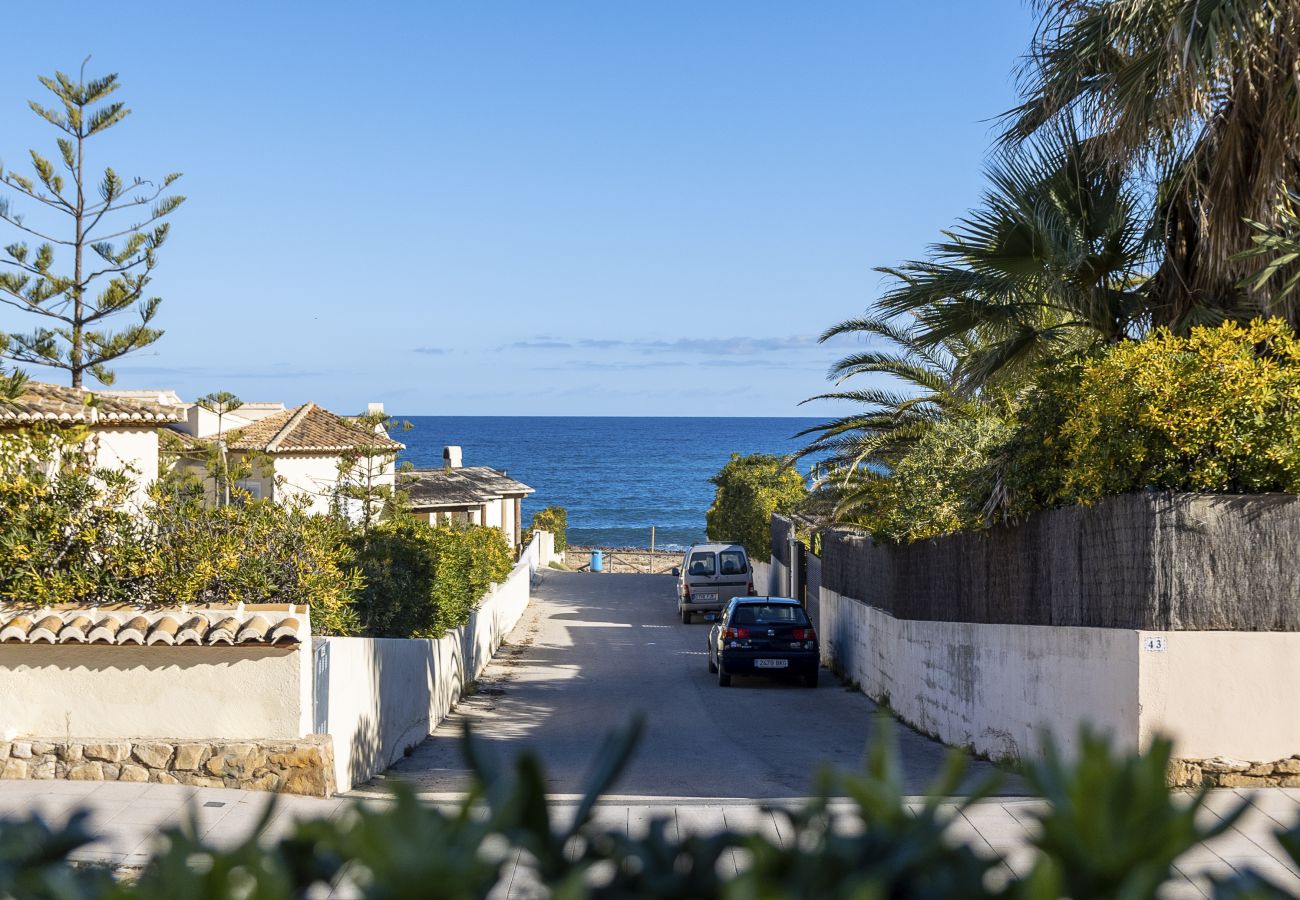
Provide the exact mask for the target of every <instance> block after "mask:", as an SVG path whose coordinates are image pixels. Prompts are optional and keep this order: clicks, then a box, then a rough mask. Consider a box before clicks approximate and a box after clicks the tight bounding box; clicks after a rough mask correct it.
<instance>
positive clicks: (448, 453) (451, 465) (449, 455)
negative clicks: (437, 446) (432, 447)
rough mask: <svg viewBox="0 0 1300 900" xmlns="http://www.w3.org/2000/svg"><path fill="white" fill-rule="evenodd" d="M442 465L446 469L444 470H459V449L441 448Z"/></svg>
mask: <svg viewBox="0 0 1300 900" xmlns="http://www.w3.org/2000/svg"><path fill="white" fill-rule="evenodd" d="M442 464H443V466H444V467H446V468H448V469H459V468H460V448H459V447H443V448H442Z"/></svg>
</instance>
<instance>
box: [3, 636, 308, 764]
mask: <svg viewBox="0 0 1300 900" xmlns="http://www.w3.org/2000/svg"><path fill="white" fill-rule="evenodd" d="M311 684H312V681H311V654H310V653H309V652H308V651H307V650H305V649H299V648H278V647H265V646H258V647H249V646H243V647H232V646H217V647H206V646H205V647H196V646H181V647H168V646H164V645H161V644H155V645H153V646H137V645H134V644H128V645H125V646H117V645H102V644H55V645H51V644H15V643H5V644H0V698H6V699H5V700H4V702H3V703H0V739H4V740H9V739H12V738H14V737H24V736H32V737H41V738H51V737H57V736H63V735H75V736H85V737H94V738H100V739H114V738H197V739H205V740H219V739H244V740H247V739H252V738H266V739H290V738H297V737H300V736H302V735H305V734H309V733H310V732H311V726H312V716H311V714H312V705H311V697H312V695H311ZM19 697H21V698H22V702H21V703H18V702H14V699H15V698H19Z"/></svg>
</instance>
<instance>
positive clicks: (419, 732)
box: [314, 532, 554, 790]
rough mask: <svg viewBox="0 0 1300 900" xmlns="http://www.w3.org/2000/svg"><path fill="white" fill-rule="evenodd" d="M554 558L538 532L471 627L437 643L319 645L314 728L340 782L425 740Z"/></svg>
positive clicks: (378, 768) (333, 641) (548, 539)
mask: <svg viewBox="0 0 1300 900" xmlns="http://www.w3.org/2000/svg"><path fill="white" fill-rule="evenodd" d="M553 558H554V538H553V536H552V535H550V534H549V533H547V532H537V533H535V534H534V536H533V540H532V542H531V543H530V544H529V545H528V547H527V548H526V549H525V550H524V552H523V554H522V555H521V556H520V559H519V562H518V563H517V564H516V565H515V567H514V569H513V571H511V573H510V575H509V576H508V577H507V578H506V580H505V581H504V582H502V583H501V584H500V585H497V586H496V588H495V589H493V591H492V592H491V593H490V594H489V595H488V597H487V598H486V599H484V601H483V603H482V604H481V605H480V607H479V608H478V609H477V610H476V611H475V612H474V614H473V615H472V616H471V617H470V621H469V623H468V624H467V625H466V626H465V627H463V628H459V629H456V630H455V631H453V632H451V633H449V634H447V635H445V636H444V637H442V638H439V639H437V640H416V639H384V638H340V637H322V638H316V640H315V652H314V659H315V662H314V673H315V707H314V719H315V721H314V730H315V731H317V732H321V733H328V734H330V735H331V736H332V737H333V743H334V777H335V780H336V782H337V784H338V787H339V790H347V789H348V788H349V787H351V786H352V785H354V784H357V783H359V782H362V781H365V780H367V779H369V778H371V777H373V776H374V775H376V774H377V773H379V772H382V771H383V770H384V769H386V768H388V766H390V765H392V764H393V763H394V762H396V761H397V760H398V759H400V758H401V757H402V756H403V754H404V753H405V752H406V751H407V750H408V749H410V748H411V747H413V746H415V745H416V744H419V743H420V742H421V741H423V740H424V739H425V738H426V737H427V736H428V735H429V734H430V733H431V732H432V731H433V729H434V728H436V727H437V725H438V723H439V722H441V721H442V720H443V719H444V718H445V717H446V716H447V714H448V713H449V712H451V710H452V708H453V707H454V706H455V704H456V702H457V701H458V700H459V699H460V697H461V694H462V692H463V691H464V689H465V686H466V685H467V684H468V683H469V682H471V681H472V680H473V679H475V678H477V677H478V676H479V675H480V674H481V673H482V671H483V669H484V668H485V667H486V666H487V664H488V662H489V661H491V659H492V655H493V653H495V652H496V650H497V648H498V647H500V645H501V642H502V641H503V640H504V639H505V636H506V635H507V634H508V633H509V632H510V630H511V629H512V628H514V626H515V624H516V623H517V622H518V621H519V618H520V617H521V616H522V615H523V612H524V610H525V608H527V606H528V602H529V598H530V595H531V589H532V580H533V578H534V577H535V575H536V573H537V571H538V569H541V568H545V567H546V566H547V565H549V563H550V562H551V560H552V559H553Z"/></svg>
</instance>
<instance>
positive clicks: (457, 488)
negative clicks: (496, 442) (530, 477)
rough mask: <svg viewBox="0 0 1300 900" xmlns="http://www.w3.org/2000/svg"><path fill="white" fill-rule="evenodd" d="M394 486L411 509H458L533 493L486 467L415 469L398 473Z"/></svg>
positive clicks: (522, 485)
mask: <svg viewBox="0 0 1300 900" xmlns="http://www.w3.org/2000/svg"><path fill="white" fill-rule="evenodd" d="M397 486H398V487H399V488H400V489H401V490H403V491H406V493H407V494H408V496H409V497H410V500H411V508H412V509H415V510H428V509H449V508H456V509H460V508H464V507H468V506H480V505H482V504H484V503H487V502H489V501H492V500H500V499H501V498H502V497H507V496H511V497H515V496H517V497H523V496H526V495H528V494H531V493H533V489H532V488H530V487H529V486H528V485H526V484H524V483H522V482H519V481H515V480H514V479H513V478H507V477H506V476H505V475H503V474H501V473H500V472H498V471H496V470H495V469H489V468H488V467H487V466H464V467H462V468H457V469H415V470H414V471H411V472H403V473H399V475H398V485H397Z"/></svg>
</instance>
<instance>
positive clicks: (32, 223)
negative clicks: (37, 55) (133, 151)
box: [0, 63, 185, 388]
mask: <svg viewBox="0 0 1300 900" xmlns="http://www.w3.org/2000/svg"><path fill="white" fill-rule="evenodd" d="M40 82H41V84H43V85H44V86H45V87H46V88H47V89H48V90H49V91H50V92H51V93H52V94H54V96H55V98H56V99H57V100H58V104H57V106H52V107H47V106H42V105H41V104H39V103H37V102H35V101H31V102H30V103H29V105H30V106H31V108H32V110H33V111H34V112H35V113H36V114H37V115H39V116H40V117H41V118H42V119H44V120H45V121H47V122H49V123H50V124H51V125H53V126H54V127H55V128H56V129H58V130H59V131H60V132H62V136H60V137H59V138H57V140H56V143H57V144H58V150H59V152H58V163H55V162H51V161H50V160H49V159H47V158H46V157H45V156H43V155H41V154H40V153H37V152H36V151H35V150H32V151H30V153H31V159H32V168H33V169H34V170H35V175H36V177H35V179H32V178H28V177H27V176H24V175H20V174H19V173H17V172H14V171H12V170H0V185H3V186H4V187H5V188H7V189H8V190H9V191H10V192H11V193H12V194H16V195H18V196H20V197H22V198H24V199H25V200H26V201H29V202H30V203H32V204H33V209H35V210H36V212H37V213H38V214H39V218H28V217H27V216H25V215H23V214H22V213H20V212H18V211H17V210H15V209H13V208H12V207H11V205H10V198H9V197H6V196H0V221H3V222H6V223H8V224H9V225H10V226H11V227H12V228H13V230H14V231H16V232H17V233H18V234H19V236H20V237H19V239H18V240H17V241H15V242H13V243H10V244H8V245H6V246H5V247H4V250H3V252H2V253H0V302H4V303H7V304H8V305H10V306H13V307H16V308H17V309H19V310H22V311H23V312H25V313H28V314H30V315H32V316H34V317H36V319H37V320H38V321H39V324H38V325H37V327H36V328H34V329H33V330H32V331H30V332H28V333H26V334H10V335H8V340H7V341H6V342H5V343H4V344H3V345H0V357H4V358H8V359H11V360H14V361H15V362H20V363H31V364H34V365H40V366H49V367H52V368H56V369H64V370H66V371H67V372H68V373H69V374H70V376H71V379H72V386H73V387H74V388H79V387H81V386H82V381H83V380H84V378H85V376H86V374H87V373H89V374H90V375H92V376H94V378H96V379H97V380H98V381H100V382H101V383H102V384H112V383H113V372H112V370H111V369H109V368H108V364H109V363H111V362H113V361H114V360H117V359H120V358H122V357H123V356H126V355H127V354H129V353H134V352H135V351H137V350H140V349H142V348H144V347H147V346H149V345H150V344H152V343H153V342H154V341H156V340H158V338H160V337H161V336H162V332H161V331H159V330H158V329H156V328H153V327H152V325H151V323H152V321H153V318H154V315H155V314H156V313H157V311H158V305H159V303H161V302H162V299H161V298H160V297H151V296H147V295H146V288H147V287H148V285H149V282H150V280H151V278H152V273H153V270H154V268H155V267H156V266H157V264H158V249H159V248H160V247H161V246H162V245H163V242H164V241H165V240H166V239H167V231H168V225H167V223H166V222H163V221H162V220H163V219H164V218H166V217H167V216H168V215H170V214H171V213H172V212H174V211H175V210H176V208H177V207H178V206H180V205H181V203H183V202H184V200H185V198H184V197H182V196H180V195H178V194H168V193H167V190H168V188H170V187H171V185H172V184H173V183H174V182H175V181H176V180H177V179H178V178H180V177H181V176H180V173H179V172H173V173H171V174H169V175H165V176H164V177H163V178H162V179H160V180H159V181H157V182H154V181H147V180H145V179H143V178H138V177H136V178H124V177H122V176H120V175H118V174H117V172H116V171H114V170H113V169H112V168H106V169H105V170H104V173H103V175H102V176H101V177H100V178H99V180H98V182H96V181H95V179H94V176H93V175H91V174H90V173H89V170H88V164H87V161H86V153H87V144H88V143H89V142H90V139H91V138H95V137H98V136H100V135H102V134H103V133H105V132H106V131H108V130H109V129H111V128H112V127H113V126H114V125H117V124H118V123H119V122H121V121H122V120H123V119H125V118H126V117H127V116H128V115H129V114H130V112H131V110H129V109H127V107H126V106H125V105H124V104H122V103H121V102H119V101H114V100H111V99H110V97H111V95H112V94H113V93H114V92H115V91H116V90H117V88H118V81H117V76H116V75H106V76H104V77H103V78H93V79H91V80H90V81H87V80H86V77H85V64H84V63H83V65H82V72H81V74H80V75H79V76H78V77H77V78H76V79H73V78H72V77H71V76H69V75H66V74H64V73H63V72H56V73H55V75H54V77H53V78H47V77H44V76H42V77H41V79H40ZM118 214H127V215H129V216H130V218H129V219H128V218H124V217H123V216H121V215H118ZM132 220H134V221H132ZM31 239H34V240H35V241H36V242H37V243H36V246H35V247H31V246H29V245H28V244H27V240H31ZM130 310H134V311H135V312H136V313H137V315H138V317H139V318H138V321H136V322H134V323H133V324H130V325H127V326H126V327H124V328H122V329H120V330H118V331H109V330H105V329H104V328H103V325H102V323H103V322H104V321H105V320H107V319H109V318H111V317H113V316H115V315H118V314H120V313H125V312H128V311H130Z"/></svg>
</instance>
